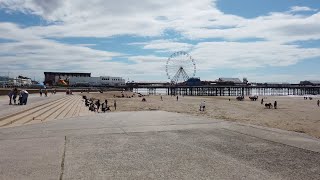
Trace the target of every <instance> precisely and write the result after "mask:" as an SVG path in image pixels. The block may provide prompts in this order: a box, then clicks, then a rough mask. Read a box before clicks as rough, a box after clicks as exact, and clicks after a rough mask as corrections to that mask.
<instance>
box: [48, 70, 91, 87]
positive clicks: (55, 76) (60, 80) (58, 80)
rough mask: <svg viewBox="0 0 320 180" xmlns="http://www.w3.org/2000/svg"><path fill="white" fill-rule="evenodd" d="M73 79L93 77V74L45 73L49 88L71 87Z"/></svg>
mask: <svg viewBox="0 0 320 180" xmlns="http://www.w3.org/2000/svg"><path fill="white" fill-rule="evenodd" d="M73 77H91V73H72V72H44V84H45V85H49V86H56V85H69V79H70V78H73Z"/></svg>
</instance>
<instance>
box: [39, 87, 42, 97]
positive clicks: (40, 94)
mask: <svg viewBox="0 0 320 180" xmlns="http://www.w3.org/2000/svg"><path fill="white" fill-rule="evenodd" d="M39 93H40V97H42V89H40V91H39Z"/></svg>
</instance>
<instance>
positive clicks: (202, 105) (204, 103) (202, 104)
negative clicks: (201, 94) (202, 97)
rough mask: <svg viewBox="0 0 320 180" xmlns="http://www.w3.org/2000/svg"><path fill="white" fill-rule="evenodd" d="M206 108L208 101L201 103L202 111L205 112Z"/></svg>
mask: <svg viewBox="0 0 320 180" xmlns="http://www.w3.org/2000/svg"><path fill="white" fill-rule="evenodd" d="M205 108H206V101H202V102H201V103H200V111H201V110H202V111H204V110H205Z"/></svg>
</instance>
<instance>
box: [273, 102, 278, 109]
mask: <svg viewBox="0 0 320 180" xmlns="http://www.w3.org/2000/svg"><path fill="white" fill-rule="evenodd" d="M277 105H278V103H277V101H274V103H273V107H274V108H275V109H277Z"/></svg>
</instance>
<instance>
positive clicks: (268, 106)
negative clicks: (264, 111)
mask: <svg viewBox="0 0 320 180" xmlns="http://www.w3.org/2000/svg"><path fill="white" fill-rule="evenodd" d="M261 104H262V105H263V98H262V99H261ZM265 107H267V108H269V109H270V108H271V107H272V103H266V104H265ZM273 108H275V109H277V108H278V102H277V101H274V103H273Z"/></svg>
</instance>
